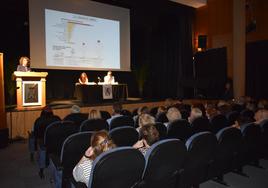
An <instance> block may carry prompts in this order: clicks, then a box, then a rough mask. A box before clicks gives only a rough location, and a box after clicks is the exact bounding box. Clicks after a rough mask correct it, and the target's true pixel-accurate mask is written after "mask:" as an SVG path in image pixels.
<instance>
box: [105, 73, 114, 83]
mask: <svg viewBox="0 0 268 188" xmlns="http://www.w3.org/2000/svg"><path fill="white" fill-rule="evenodd" d="M104 84H115V81H114V76H113V75H112V71H108V72H107V75H106V76H104Z"/></svg>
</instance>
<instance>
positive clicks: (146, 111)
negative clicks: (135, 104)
mask: <svg viewBox="0 0 268 188" xmlns="http://www.w3.org/2000/svg"><path fill="white" fill-rule="evenodd" d="M149 113H150V110H149V108H148V107H147V106H142V107H139V108H138V110H137V115H135V116H134V117H133V120H134V123H135V125H136V124H139V116H140V115H141V114H149Z"/></svg>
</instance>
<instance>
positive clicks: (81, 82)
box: [78, 72, 88, 85]
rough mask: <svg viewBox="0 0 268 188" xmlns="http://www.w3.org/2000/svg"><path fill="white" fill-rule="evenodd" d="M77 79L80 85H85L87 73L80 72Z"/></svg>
mask: <svg viewBox="0 0 268 188" xmlns="http://www.w3.org/2000/svg"><path fill="white" fill-rule="evenodd" d="M78 81H79V83H80V84H81V85H87V84H88V77H87V74H86V73H85V72H82V73H81V75H80V78H79V79H78Z"/></svg>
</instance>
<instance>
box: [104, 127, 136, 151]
mask: <svg viewBox="0 0 268 188" xmlns="http://www.w3.org/2000/svg"><path fill="white" fill-rule="evenodd" d="M109 135H110V137H111V138H112V140H113V142H114V143H115V145H116V146H133V145H134V144H135V143H136V142H137V141H138V139H139V133H138V132H137V130H136V129H135V128H133V127H129V126H124V127H117V128H114V129H112V130H111V131H110V132H109Z"/></svg>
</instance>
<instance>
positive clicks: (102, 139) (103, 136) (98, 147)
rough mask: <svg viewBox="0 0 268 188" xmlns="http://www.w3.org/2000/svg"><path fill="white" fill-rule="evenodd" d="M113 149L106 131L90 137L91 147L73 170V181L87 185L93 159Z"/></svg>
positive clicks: (113, 145)
mask: <svg viewBox="0 0 268 188" xmlns="http://www.w3.org/2000/svg"><path fill="white" fill-rule="evenodd" d="M114 147H115V144H114V143H113V141H112V140H111V139H110V137H109V135H108V132H107V131H103V130H102V131H98V132H96V133H94V134H93V135H92V137H91V146H90V147H89V148H88V149H87V150H86V152H85V154H84V156H83V157H82V158H81V160H80V161H79V162H78V164H77V165H76V166H75V167H74V169H73V177H74V179H75V180H76V181H77V182H82V183H85V184H86V185H88V183H89V178H90V173H91V168H92V164H93V161H94V159H95V158H96V157H97V156H99V155H100V154H101V153H103V152H105V151H108V150H110V149H112V148H114Z"/></svg>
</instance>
